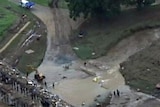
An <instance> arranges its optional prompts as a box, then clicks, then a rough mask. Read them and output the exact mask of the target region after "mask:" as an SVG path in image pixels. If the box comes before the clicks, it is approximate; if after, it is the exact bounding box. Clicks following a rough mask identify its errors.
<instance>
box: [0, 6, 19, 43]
mask: <svg viewBox="0 0 160 107" xmlns="http://www.w3.org/2000/svg"><path fill="white" fill-rule="evenodd" d="M16 19H17V16H16V15H15V14H14V13H13V12H12V11H9V10H8V9H6V8H5V7H2V6H1V7H0V41H2V39H3V38H4V36H5V35H4V33H5V32H6V30H7V29H8V28H9V27H10V26H11V25H12V24H13V23H14V22H15V21H16Z"/></svg>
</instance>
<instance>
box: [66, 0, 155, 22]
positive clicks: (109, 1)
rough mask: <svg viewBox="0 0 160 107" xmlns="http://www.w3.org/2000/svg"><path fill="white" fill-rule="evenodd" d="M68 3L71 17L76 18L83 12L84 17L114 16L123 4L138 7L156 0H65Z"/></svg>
mask: <svg viewBox="0 0 160 107" xmlns="http://www.w3.org/2000/svg"><path fill="white" fill-rule="evenodd" d="M65 1H66V2H67V3H68V8H69V10H70V17H71V18H73V19H76V18H77V17H79V16H80V15H81V14H83V15H84V17H85V18H86V17H88V16H96V15H104V16H113V15H116V14H118V13H119V12H120V11H121V4H124V5H136V6H137V7H138V8H142V7H144V6H148V5H150V4H152V3H153V2H155V0H65Z"/></svg>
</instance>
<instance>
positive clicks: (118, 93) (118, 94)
mask: <svg viewBox="0 0 160 107" xmlns="http://www.w3.org/2000/svg"><path fill="white" fill-rule="evenodd" d="M117 96H118V97H119V96H120V92H119V90H118V89H117Z"/></svg>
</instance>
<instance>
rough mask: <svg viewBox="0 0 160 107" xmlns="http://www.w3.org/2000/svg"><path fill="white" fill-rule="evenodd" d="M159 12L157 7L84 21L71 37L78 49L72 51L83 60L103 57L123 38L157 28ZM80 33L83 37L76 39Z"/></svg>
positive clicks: (73, 44)
mask: <svg viewBox="0 0 160 107" xmlns="http://www.w3.org/2000/svg"><path fill="white" fill-rule="evenodd" d="M159 10H160V7H159V6H155V7H151V8H147V9H145V10H142V11H140V12H138V11H135V10H127V11H124V12H122V13H121V14H120V15H119V17H114V18H112V19H105V18H101V19H93V20H89V21H86V22H85V23H84V24H83V25H82V26H81V27H80V28H79V30H77V31H75V33H73V34H72V36H71V42H72V46H73V47H78V48H79V50H74V51H75V53H76V54H77V56H79V57H80V58H81V59H84V60H85V59H91V58H97V57H100V56H104V55H106V54H107V51H108V50H109V49H110V48H111V47H113V46H114V45H115V44H117V43H118V42H119V41H120V40H122V39H123V38H126V37H128V36H130V35H132V34H133V33H135V32H137V31H140V30H144V29H150V28H153V27H158V26H159V25H160V16H159V15H160V14H159ZM155 15H156V16H155ZM133 19H134V20H133ZM81 31H82V32H83V33H84V34H83V35H84V37H83V38H78V35H79V32H81ZM91 51H92V52H95V55H92V54H91V53H92V52H91Z"/></svg>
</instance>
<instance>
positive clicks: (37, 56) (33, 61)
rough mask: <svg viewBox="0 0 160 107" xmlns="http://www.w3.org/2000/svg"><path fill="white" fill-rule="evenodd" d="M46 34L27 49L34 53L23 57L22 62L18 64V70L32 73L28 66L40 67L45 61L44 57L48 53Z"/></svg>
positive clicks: (25, 54)
mask: <svg viewBox="0 0 160 107" xmlns="http://www.w3.org/2000/svg"><path fill="white" fill-rule="evenodd" d="M46 41H47V40H46V34H44V36H42V37H41V39H40V40H39V41H34V42H33V43H32V44H31V45H30V46H29V47H28V48H27V49H32V50H33V51H34V53H31V54H27V53H24V54H23V55H22V56H21V59H20V62H19V64H18V68H19V69H20V70H21V71H22V72H24V73H26V72H31V71H30V69H28V68H27V65H32V66H33V67H35V68H36V67H38V66H39V65H40V64H41V62H42V61H43V57H44V55H45V51H46V45H44V44H46Z"/></svg>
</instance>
